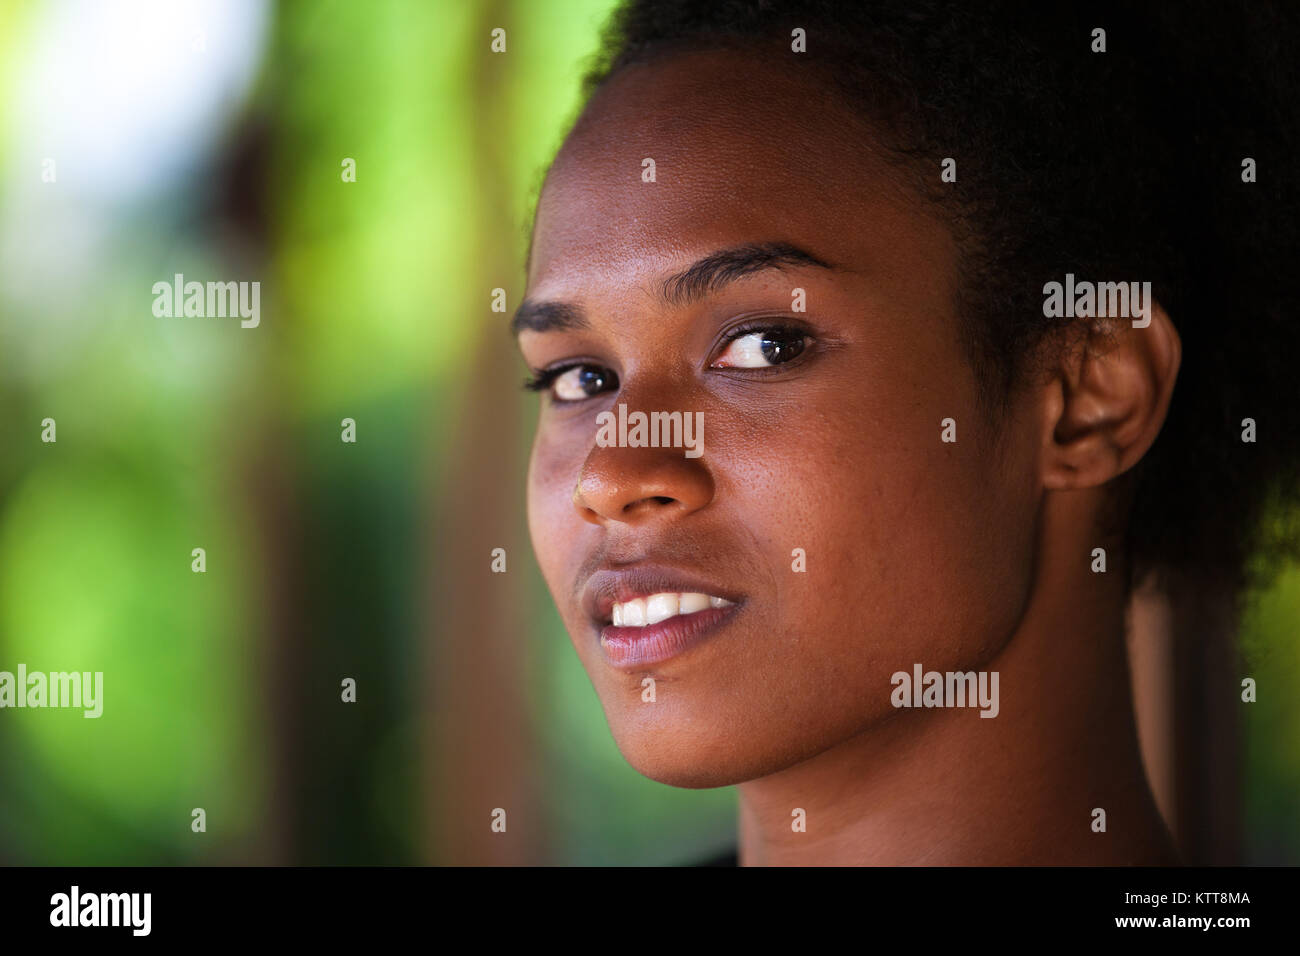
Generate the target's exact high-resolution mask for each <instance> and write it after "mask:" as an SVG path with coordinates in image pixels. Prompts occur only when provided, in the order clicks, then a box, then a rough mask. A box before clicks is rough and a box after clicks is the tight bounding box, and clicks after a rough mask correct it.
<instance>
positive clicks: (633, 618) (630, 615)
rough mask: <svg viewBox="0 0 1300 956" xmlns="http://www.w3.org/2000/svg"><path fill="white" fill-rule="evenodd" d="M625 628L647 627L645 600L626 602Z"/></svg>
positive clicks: (624, 613)
mask: <svg viewBox="0 0 1300 956" xmlns="http://www.w3.org/2000/svg"><path fill="white" fill-rule="evenodd" d="M623 626H624V627H645V598H637V599H636V600H634V601H626V602H624V604H623Z"/></svg>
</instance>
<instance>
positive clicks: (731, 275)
mask: <svg viewBox="0 0 1300 956" xmlns="http://www.w3.org/2000/svg"><path fill="white" fill-rule="evenodd" d="M784 266H817V267H818V268H821V269H830V270H834V269H835V266H833V265H831V264H830V263H828V262H824V261H823V260H821V259H819V258H818V257H817V256H815V255H813V254H812V253H811V252H809V251H808V250H806V249H803V248H800V247H799V246H796V245H794V244H793V243H790V242H755V243H749V244H747V245H743V246H734V247H732V248H730V249H722V250H719V251H718V252H714V253H711V254H709V255H707V256H705V257H704V258H703V259H700V260H699V261H698V262H696V263H694V264H693V265H692V266H691V267H690V268H688V269H685V270H684V271H682V272H679V273H677V274H676V275H672V276H669V277H668V278H667V279H664V280H663V284H662V287H661V293H660V295H661V297H662V298H663V300H664V301H665V302H667V303H668V304H669V305H674V306H683V305H688V304H690V303H691V302H695V301H697V300H699V299H702V298H704V296H706V295H708V294H710V293H712V292H717V291H718V290H719V289H721V288H722V287H723V286H725V285H727V284H728V283H729V282H734V281H736V280H737V279H739V278H740V277H742V276H747V275H752V274H753V273H755V272H762V271H764V270H767V269H781V268H782V267H784Z"/></svg>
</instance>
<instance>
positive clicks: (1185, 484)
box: [515, 0, 1300, 865]
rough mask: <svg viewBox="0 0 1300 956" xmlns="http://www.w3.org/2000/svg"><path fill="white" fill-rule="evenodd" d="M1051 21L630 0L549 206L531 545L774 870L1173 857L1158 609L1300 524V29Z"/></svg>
mask: <svg viewBox="0 0 1300 956" xmlns="http://www.w3.org/2000/svg"><path fill="white" fill-rule="evenodd" d="M1049 6H1050V7H1055V6H1056V5H1043V4H1008V3H996V4H992V5H988V4H985V5H979V4H968V3H961V2H958V3H934V2H908V3H893V2H883V3H880V2H867V3H862V2H858V0H846V2H842V3H838V2H800V3H781V4H778V3H771V2H766V0H750V2H743V0H737V2H726V3H715V4H698V3H693V2H690V0H632V2H630V3H627V4H625V5H624V6H623V7H622V8H621V9H620V10H619V11H618V12H617V13H616V15H615V16H614V18H613V19H612V20H611V23H610V26H609V30H608V36H607V39H606V44H605V56H604V57H603V59H602V60H601V62H600V64H599V65H598V66H597V67H596V68H595V69H594V71H593V72H592V74H591V77H590V79H589V88H588V92H589V99H588V100H587V103H586V106H585V109H584V110H583V112H582V114H581V115H580V117H579V118H578V120H577V122H576V124H575V125H574V127H573V128H572V130H571V132H570V133H569V135H568V137H567V139H566V141H565V143H564V145H563V147H562V148H561V150H560V151H559V154H558V156H557V157H556V159H555V161H554V163H553V165H552V166H551V168H550V170H549V173H548V175H547V178H546V181H545V185H544V188H543V190H542V192H541V195H540V199H539V202H538V206H537V210H536V220H535V224H534V233H533V240H532V246H531V250H530V253H529V262H528V285H527V298H526V300H525V302H524V303H523V304H522V305H521V307H520V309H519V311H518V313H517V314H516V316H515V329H516V332H517V334H518V339H519V345H520V348H521V350H522V352H523V355H524V358H525V360H526V362H527V364H528V366H529V367H530V369H531V370H532V371H533V379H532V381H531V382H530V387H532V388H535V389H537V390H538V391H540V392H542V393H543V398H542V403H541V410H540V419H539V423H538V427H537V434H536V440H535V443H534V447H533V454H532V460H531V466H530V471H529V477H528V511H529V521H530V530H531V534H532V540H533V544H534V548H535V551H536V554H537V558H538V561H539V563H540V566H541V569H542V572H543V575H544V577H545V579H546V582H547V585H548V587H549V589H550V592H551V594H552V596H553V597H554V599H555V602H556V604H557V606H558V608H559V610H560V613H561V616H562V617H563V619H564V622H565V625H566V628H567V630H568V632H569V634H570V636H571V638H572V640H573V644H574V647H575V648H576V650H577V652H578V656H579V657H580V658H581V660H582V663H583V665H584V666H585V668H586V670H587V672H588V673H589V675H590V677H591V680H592V683H593V685H594V686H595V689H596V692H597V693H598V694H599V696H600V700H601V702H602V705H603V707H604V710H605V714H606V718H607V719H608V721H609V725H610V729H611V731H612V733H613V735H614V738H615V740H616V741H617V743H618V746H619V748H620V749H621V751H622V753H623V754H624V755H625V757H626V758H627V760H628V761H629V762H630V763H631V764H632V765H633V766H634V767H635V768H636V769H637V770H638V771H640V772H641V773H643V774H645V775H646V776H648V777H651V778H653V779H655V780H659V781H662V782H664V783H668V784H672V785H675V786H680V787H718V786H724V785H731V784H739V793H740V835H739V860H740V862H741V863H744V864H787V863H795V864H798V863H823V864H847V863H870V864H911V863H933V864H994V865H996V864H1058V863H1071V864H1073V863H1083V864H1112V863H1125V864H1160V863H1169V862H1174V861H1175V860H1176V858H1177V857H1176V854H1175V851H1174V849H1173V846H1172V842H1171V840H1170V838H1169V835H1168V833H1167V832H1166V829H1165V826H1164V824H1163V822H1162V820H1161V816H1160V814H1159V812H1158V811H1157V809H1156V806H1155V803H1154V801H1153V799H1152V796H1151V792H1150V790H1149V788H1148V784H1147V781H1146V777H1145V775H1144V771H1143V766H1142V760H1141V756H1140V753H1139V747H1138V741H1137V736H1136V732H1135V725H1134V717H1133V705H1132V695H1131V690H1130V680H1129V670H1128V663H1127V657H1126V648H1125V609H1126V606H1127V604H1128V601H1129V597H1130V594H1131V592H1132V590H1133V588H1134V586H1135V585H1136V584H1138V583H1140V582H1142V581H1145V580H1147V579H1148V578H1150V579H1151V580H1157V581H1159V580H1166V579H1167V577H1155V578H1151V577H1150V576H1151V575H1153V574H1157V575H1165V576H1167V575H1170V574H1184V575H1199V576H1200V579H1203V580H1205V581H1207V582H1210V583H1211V584H1214V585H1218V586H1222V587H1224V588H1225V589H1226V590H1227V591H1229V592H1231V593H1233V594H1236V593H1238V592H1239V591H1240V589H1241V587H1242V586H1243V585H1244V584H1245V583H1246V581H1247V577H1246V571H1245V569H1246V567H1247V564H1246V557H1247V556H1248V555H1249V554H1251V553H1253V552H1255V551H1257V550H1258V549H1259V547H1261V546H1262V544H1263V543H1264V542H1262V539H1261V537H1260V535H1259V533H1258V528H1259V527H1260V526H1261V521H1260V519H1261V515H1263V514H1265V513H1266V511H1265V509H1266V508H1267V507H1270V506H1269V504H1268V502H1269V501H1270V494H1271V493H1273V492H1277V491H1280V492H1281V494H1280V495H1274V498H1275V499H1276V500H1275V501H1274V505H1273V506H1274V507H1277V506H1280V505H1281V504H1286V503H1287V502H1288V500H1289V498H1288V496H1291V495H1293V494H1294V492H1295V490H1296V488H1297V483H1296V482H1295V476H1296V473H1297V460H1298V459H1300V455H1298V454H1297V438H1296V436H1297V435H1300V427H1298V424H1300V423H1297V417H1298V416H1297V405H1296V402H1295V399H1294V390H1293V389H1292V388H1291V387H1290V382H1291V379H1292V376H1293V367H1294V362H1295V360H1296V358H1297V355H1298V354H1300V353H1298V351H1297V348H1296V345H1297V339H1298V336H1297V333H1296V330H1295V324H1294V322H1295V318H1296V314H1295V311H1294V309H1293V306H1294V304H1295V292H1294V289H1293V280H1292V279H1291V277H1290V276H1291V273H1292V272H1293V270H1291V269H1288V268H1286V267H1285V266H1284V265H1282V261H1283V260H1282V257H1283V256H1286V255H1290V254H1291V253H1293V252H1294V250H1295V249H1296V248H1297V245H1296V243H1295V241H1294V240H1295V213H1296V210H1297V207H1296V203H1295V187H1294V184H1293V182H1292V179H1293V174H1292V168H1291V167H1292V160H1291V158H1290V157H1293V156H1294V155H1296V154H1295V153H1294V152H1291V147H1292V146H1293V145H1294V136H1293V130H1292V129H1289V128H1287V127H1286V126H1285V125H1284V124H1280V123H1279V124H1277V125H1273V122H1274V120H1276V119H1278V118H1279V117H1284V116H1285V115H1286V114H1285V112H1283V111H1282V109H1281V107H1282V104H1284V103H1285V102H1286V100H1285V97H1286V96H1287V95H1288V94H1290V93H1292V92H1294V84H1293V83H1292V78H1293V73H1292V72H1291V71H1292V68H1291V67H1290V66H1289V65H1287V64H1288V63H1289V62H1290V61H1289V60H1288V59H1287V57H1289V56H1290V54H1289V53H1287V54H1285V55H1283V54H1282V53H1280V52H1278V51H1279V50H1281V49H1285V45H1286V44H1287V43H1293V42H1294V41H1295V40H1296V39H1297V37H1298V36H1300V34H1298V32H1297V30H1296V29H1295V23H1294V16H1293V15H1292V14H1290V13H1289V12H1286V13H1267V12H1260V11H1258V10H1255V9H1252V10H1251V11H1246V10H1242V9H1236V10H1231V9H1225V8H1222V7H1216V8H1214V10H1215V11H1216V12H1215V13H1214V14H1213V15H1214V19H1215V22H1214V23H1209V22H1208V21H1205V20H1203V21H1202V22H1199V23H1196V22H1187V23H1185V24H1184V26H1183V27H1181V28H1179V27H1178V26H1177V25H1176V24H1171V23H1167V22H1164V21H1165V20H1167V19H1168V18H1169V17H1171V16H1177V17H1180V18H1193V19H1194V18H1195V17H1196V16H1202V17H1209V16H1210V13H1209V12H1206V11H1200V10H1199V9H1198V10H1196V11H1191V10H1189V8H1188V7H1187V6H1185V5H1179V6H1178V7H1176V8H1174V9H1173V10H1171V11H1168V12H1167V13H1161V14H1155V13H1150V12H1146V11H1136V12H1135V11H1132V10H1125V11H1123V12H1112V13H1104V12H1098V10H1097V9H1096V5H1095V4H1094V5H1089V7H1088V8H1086V12H1085V11H1084V10H1083V9H1078V10H1075V9H1064V10H1061V9H1053V10H1051V11H1049V10H1045V9H1043V8H1044V7H1049ZM1273 110H1277V111H1278V112H1276V113H1273V112H1271V111H1273ZM1287 122H1290V121H1289V120H1287ZM1247 160H1249V162H1247ZM656 412H658V413H660V415H659V416H654V415H653V413H656ZM638 413H639V414H640V416H642V417H643V418H644V419H645V420H644V421H641V423H640V424H641V427H640V428H639V430H638V427H637V425H638ZM674 416H676V417H674ZM1246 419H1249V420H1251V422H1253V427H1254V429H1255V430H1256V431H1254V432H1251V433H1250V434H1247V431H1248V430H1249V429H1250V428H1251V426H1250V425H1247V424H1246V423H1245V421H1244V420H1246ZM692 425H694V426H696V427H695V430H694V432H690V431H689V429H690V427H691V426H692ZM692 442H694V444H692ZM1281 543H1282V544H1284V545H1288V546H1293V545H1294V543H1295V542H1294V541H1293V540H1290V539H1288V540H1284V541H1282V542H1281ZM1099 810H1100V811H1103V816H1101V817H1099V816H1098V812H1097V811H1099ZM1099 820H1103V821H1104V826H1099Z"/></svg>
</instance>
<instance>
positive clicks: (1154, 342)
mask: <svg viewBox="0 0 1300 956" xmlns="http://www.w3.org/2000/svg"><path fill="white" fill-rule="evenodd" d="M1181 361H1182V342H1181V341H1180V340H1179V338H1178V330H1177V329H1175V328H1174V324H1173V322H1171V321H1170V319H1169V316H1168V315H1167V314H1166V313H1165V310H1164V309H1163V308H1162V307H1161V305H1160V303H1158V302H1156V303H1153V307H1152V310H1151V323H1150V324H1149V325H1147V326H1146V327H1145V328H1134V327H1133V326H1132V324H1131V323H1130V322H1129V321H1127V320H1122V321H1114V322H1111V323H1109V324H1108V323H1107V322H1106V320H1104V319H1103V320H1095V321H1094V323H1093V324H1092V325H1091V326H1090V328H1089V331H1088V335H1087V338H1086V339H1085V340H1084V341H1083V342H1082V343H1081V344H1079V345H1077V346H1076V347H1074V348H1072V349H1070V350H1069V351H1068V352H1067V353H1066V354H1065V355H1064V356H1063V357H1062V358H1061V359H1060V361H1059V364H1058V366H1057V367H1056V368H1055V370H1054V371H1053V374H1052V377H1051V380H1050V382H1049V383H1048V384H1047V385H1046V386H1045V387H1044V393H1043V403H1042V407H1043V411H1044V446H1043V459H1042V462H1043V475H1042V477H1043V486H1044V487H1045V488H1050V489H1054V490H1069V489H1075V488H1090V487H1095V486H1098V485H1103V484H1105V483H1106V482H1107V481H1109V480H1110V479H1112V478H1114V477H1116V476H1117V475H1122V474H1123V473H1124V472H1126V471H1128V470H1129V469H1130V468H1132V467H1133V466H1134V465H1135V464H1136V463H1137V462H1138V460H1139V459H1140V458H1141V457H1142V456H1143V455H1145V454H1146V452H1147V449H1148V448H1150V447H1151V443H1152V442H1154V441H1155V439H1156V435H1157V434H1159V432H1160V428H1161V426H1162V425H1163V424H1164V421H1165V415H1166V413H1167V412H1168V410H1169V399H1170V397H1171V396H1172V395H1173V391H1174V379H1176V378H1177V377H1178V366H1179V364H1180V362H1181Z"/></svg>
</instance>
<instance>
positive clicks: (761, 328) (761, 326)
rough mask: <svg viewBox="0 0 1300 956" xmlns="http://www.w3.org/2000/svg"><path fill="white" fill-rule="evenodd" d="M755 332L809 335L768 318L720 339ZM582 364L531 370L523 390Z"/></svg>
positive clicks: (543, 385) (544, 385) (546, 384)
mask: <svg viewBox="0 0 1300 956" xmlns="http://www.w3.org/2000/svg"><path fill="white" fill-rule="evenodd" d="M755 332H784V333H788V334H790V335H802V336H804V337H809V333H808V332H807V330H805V329H803V328H801V327H800V326H797V325H792V324H790V323H780V322H776V323H773V322H771V321H770V320H769V321H766V322H763V321H756V322H754V323H752V324H749V325H743V326H741V327H740V328H737V329H732V330H731V331H730V332H728V333H727V337H726V338H725V339H723V340H722V341H723V343H724V344H727V345H730V344H731V343H732V342H734V341H736V339H741V338H744V337H745V336H746V335H753V334H754V333H755ZM584 364H585V363H583V362H571V363H569V364H568V365H557V366H556V367H554V368H546V369H542V370H541V371H537V372H532V373H531V374H530V375H529V377H528V378H527V379H525V380H524V384H523V387H524V389H525V390H527V391H530V392H544V391H546V390H547V389H548V388H550V387H551V386H552V385H553V384H555V380H556V379H557V378H559V377H560V376H561V375H563V374H564V373H565V372H568V371H570V370H572V369H575V368H582V366H583V365H584Z"/></svg>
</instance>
